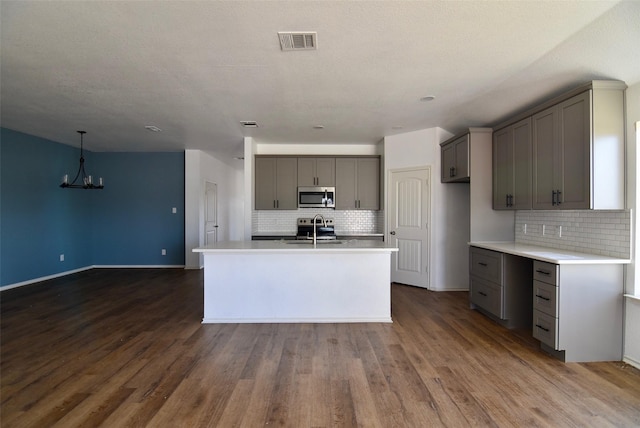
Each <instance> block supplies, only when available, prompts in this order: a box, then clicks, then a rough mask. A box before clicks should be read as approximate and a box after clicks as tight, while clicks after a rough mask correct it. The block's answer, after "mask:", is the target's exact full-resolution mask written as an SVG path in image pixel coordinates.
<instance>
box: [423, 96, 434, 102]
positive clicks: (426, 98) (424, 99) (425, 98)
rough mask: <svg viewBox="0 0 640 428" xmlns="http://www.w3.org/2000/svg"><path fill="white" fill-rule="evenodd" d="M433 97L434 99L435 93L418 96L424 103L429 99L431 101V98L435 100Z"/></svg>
mask: <svg viewBox="0 0 640 428" xmlns="http://www.w3.org/2000/svg"><path fill="white" fill-rule="evenodd" d="M435 99H436V96H435V95H427V96H426V97H422V98H420V101H422V102H425V103H426V102H429V101H433V100H435Z"/></svg>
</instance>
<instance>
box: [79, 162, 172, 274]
mask: <svg viewBox="0 0 640 428" xmlns="http://www.w3.org/2000/svg"><path fill="white" fill-rule="evenodd" d="M96 168H97V170H99V171H100V175H102V176H103V177H104V180H105V188H104V190H102V193H103V194H101V195H99V196H100V197H97V198H96V199H95V201H94V204H93V213H94V221H97V222H99V223H100V227H97V228H95V229H94V233H93V241H92V244H93V255H94V262H95V263H94V264H96V265H131V264H133V265H184V153H183V152H181V153H100V157H99V159H98V162H96ZM174 207H175V208H176V211H177V212H176V213H175V214H173V213H172V208H174ZM162 249H166V250H167V255H166V256H163V255H162V254H161V250H162Z"/></svg>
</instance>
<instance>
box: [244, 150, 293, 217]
mask: <svg viewBox="0 0 640 428" xmlns="http://www.w3.org/2000/svg"><path fill="white" fill-rule="evenodd" d="M297 179H298V162H297V158H295V157H257V156H256V159H255V193H256V194H255V209H256V210H295V209H297V208H298V203H297V202H298V201H297V199H298V195H297V192H298V188H297Z"/></svg>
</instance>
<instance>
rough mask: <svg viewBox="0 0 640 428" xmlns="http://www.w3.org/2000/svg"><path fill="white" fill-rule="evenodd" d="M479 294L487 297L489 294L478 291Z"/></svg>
mask: <svg viewBox="0 0 640 428" xmlns="http://www.w3.org/2000/svg"><path fill="white" fill-rule="evenodd" d="M478 294H479V295H481V296H484V297H487V293H484V292H482V291H478Z"/></svg>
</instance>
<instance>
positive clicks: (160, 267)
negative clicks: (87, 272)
mask: <svg viewBox="0 0 640 428" xmlns="http://www.w3.org/2000/svg"><path fill="white" fill-rule="evenodd" d="M91 267H92V268H95V269H165V268H166V269H175V268H184V265H93V266H91Z"/></svg>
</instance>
